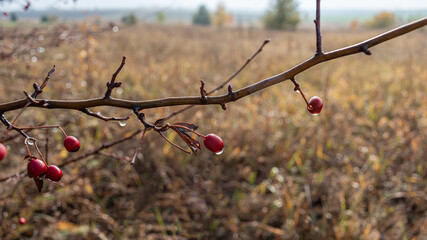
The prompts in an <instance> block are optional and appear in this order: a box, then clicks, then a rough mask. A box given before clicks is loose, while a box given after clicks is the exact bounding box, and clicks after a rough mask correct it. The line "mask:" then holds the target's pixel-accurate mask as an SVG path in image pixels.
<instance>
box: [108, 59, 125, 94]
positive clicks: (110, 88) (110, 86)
mask: <svg viewBox="0 0 427 240" xmlns="http://www.w3.org/2000/svg"><path fill="white" fill-rule="evenodd" d="M125 63H126V57H125V56H123V58H122V63H120V66H119V68H118V69H117V70H116V72H115V73H114V74H113V76H112V77H111V81H110V82H107V91H106V92H105V96H104V98H110V97H111V92H112V91H113V89H114V88H116V87H120V86H121V85H122V83H121V82H115V81H116V78H117V75H119V73H120V71H121V70H122V68H123V66H124V65H125Z"/></svg>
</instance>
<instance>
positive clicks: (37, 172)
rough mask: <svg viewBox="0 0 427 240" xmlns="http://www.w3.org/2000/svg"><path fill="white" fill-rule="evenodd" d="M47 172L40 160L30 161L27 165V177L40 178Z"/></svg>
mask: <svg viewBox="0 0 427 240" xmlns="http://www.w3.org/2000/svg"><path fill="white" fill-rule="evenodd" d="M46 171H47V166H46V164H45V163H44V162H43V161H42V160H40V159H34V160H31V162H29V163H28V165H27V172H28V176H30V177H34V178H40V177H41V176H42V175H43V174H45V173H46Z"/></svg>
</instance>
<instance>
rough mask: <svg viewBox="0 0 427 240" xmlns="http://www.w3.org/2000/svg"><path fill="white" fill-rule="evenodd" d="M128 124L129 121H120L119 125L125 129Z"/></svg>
mask: <svg viewBox="0 0 427 240" xmlns="http://www.w3.org/2000/svg"><path fill="white" fill-rule="evenodd" d="M127 123H128V121H127V120H125V121H119V125H120V127H124V126H126V124H127Z"/></svg>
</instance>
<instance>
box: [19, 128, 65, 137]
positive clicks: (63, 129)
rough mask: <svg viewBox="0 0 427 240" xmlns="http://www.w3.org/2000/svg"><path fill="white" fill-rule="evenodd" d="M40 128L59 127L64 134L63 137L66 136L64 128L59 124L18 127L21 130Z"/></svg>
mask: <svg viewBox="0 0 427 240" xmlns="http://www.w3.org/2000/svg"><path fill="white" fill-rule="evenodd" d="M40 128H59V130H61V132H62V133H63V134H64V136H65V137H68V136H67V134H66V133H65V131H64V129H63V128H62V127H61V126H59V125H46V126H36V127H22V128H21V127H20V128H19V129H21V130H27V129H40Z"/></svg>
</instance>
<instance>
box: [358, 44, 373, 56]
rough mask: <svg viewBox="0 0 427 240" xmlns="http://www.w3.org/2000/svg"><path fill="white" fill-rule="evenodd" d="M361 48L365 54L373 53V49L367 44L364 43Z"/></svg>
mask: <svg viewBox="0 0 427 240" xmlns="http://www.w3.org/2000/svg"><path fill="white" fill-rule="evenodd" d="M360 49H361V51H362V52H363V53H364V54H365V55H368V56H370V55H372V53H371V51H370V50H369V49H368V47H367V46H366V45H363V46H362V47H361V48H360Z"/></svg>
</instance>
